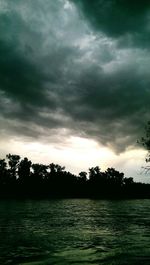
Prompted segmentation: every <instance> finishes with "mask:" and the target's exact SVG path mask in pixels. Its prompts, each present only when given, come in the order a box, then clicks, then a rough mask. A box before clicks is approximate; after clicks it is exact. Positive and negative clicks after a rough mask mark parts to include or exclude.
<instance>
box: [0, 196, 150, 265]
mask: <svg viewBox="0 0 150 265" xmlns="http://www.w3.org/2000/svg"><path fill="white" fill-rule="evenodd" d="M0 264H2V265H6V264H9V265H15V264H16V265H70V264H73V265H91V264H92V265H126V264H128V265H130V264H132V265H135V264H136V265H140V264H142V265H149V264H150V200H129V201H101V200H88V199H81V200H79V199H69V200H68V199H66V200H50V201H44V200H43V201H0Z"/></svg>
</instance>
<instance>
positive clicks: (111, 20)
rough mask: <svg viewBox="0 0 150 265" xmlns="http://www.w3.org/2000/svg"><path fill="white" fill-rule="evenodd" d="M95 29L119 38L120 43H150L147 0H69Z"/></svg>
mask: <svg viewBox="0 0 150 265" xmlns="http://www.w3.org/2000/svg"><path fill="white" fill-rule="evenodd" d="M71 1H73V2H74V3H75V4H77V5H78V7H79V9H80V10H81V11H83V14H84V15H85V18H86V19H87V20H89V22H90V23H91V24H92V25H93V27H94V28H95V29H97V30H101V31H102V32H104V33H105V34H106V35H108V36H110V37H114V38H122V37H123V39H120V41H121V44H122V45H124V44H127V43H129V44H130V45H131V44H134V45H145V46H148V45H149V44H150V37H149V33H150V21H149V17H150V1H149V0H144V1H141V0H132V1H131V0H108V1H105V0H93V1H90V0H71Z"/></svg>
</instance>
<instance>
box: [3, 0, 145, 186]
mask: <svg viewBox="0 0 150 265" xmlns="http://www.w3.org/2000/svg"><path fill="white" fill-rule="evenodd" d="M149 72H150V1H149V0H142V1H141V0H132V1H131V0H130V1H129V0H107V1H106V0H92V1H91V0H55V1H54V0H26V1H24V0H13V1H10V0H0V146H1V147H0V149H1V150H0V151H1V156H3V155H5V154H6V153H15V154H21V155H23V156H28V157H29V158H31V159H32V160H33V161H34V160H35V161H38V162H43V163H44V162H45V163H49V162H52V161H53V162H57V163H60V164H62V165H65V166H66V168H67V169H69V170H71V171H72V172H79V171H81V169H84V170H86V169H87V170H88V168H89V167H90V166H92V165H93V166H94V165H99V166H100V167H102V168H105V167H107V166H115V167H116V168H117V169H120V170H123V171H125V173H126V174H127V175H128V176H129V175H132V176H134V177H135V178H136V179H140V178H142V176H141V175H139V172H140V167H141V166H142V164H143V162H144V159H145V151H144V150H142V149H141V147H140V146H138V145H137V139H139V138H140V137H141V136H142V134H143V132H144V126H145V124H146V123H147V121H148V120H150V118H149V114H150V73H149ZM144 178H145V177H144ZM146 181H147V179H146Z"/></svg>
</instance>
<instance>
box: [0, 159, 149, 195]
mask: <svg viewBox="0 0 150 265" xmlns="http://www.w3.org/2000/svg"><path fill="white" fill-rule="evenodd" d="M85 197H88V198H150V184H144V183H137V182H134V181H133V178H132V177H129V178H126V177H125V176H124V173H122V172H119V171H117V170H116V169H114V168H108V169H107V170H106V171H105V172H102V171H101V170H100V168H99V166H96V167H91V168H89V172H88V173H87V172H84V171H82V172H80V173H79V175H78V176H76V175H74V174H72V173H70V172H68V171H66V170H65V167H62V166H60V165H58V164H54V163H51V164H49V165H44V164H39V163H32V162H31V161H30V160H29V159H28V158H27V157H25V158H23V159H21V157H20V156H19V155H13V154H8V155H6V159H0V198H85Z"/></svg>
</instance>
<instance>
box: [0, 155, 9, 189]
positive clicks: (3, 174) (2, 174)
mask: <svg viewBox="0 0 150 265" xmlns="http://www.w3.org/2000/svg"><path fill="white" fill-rule="evenodd" d="M7 177H8V172H7V163H6V161H5V159H0V184H1V185H3V184H7Z"/></svg>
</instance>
